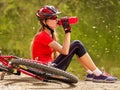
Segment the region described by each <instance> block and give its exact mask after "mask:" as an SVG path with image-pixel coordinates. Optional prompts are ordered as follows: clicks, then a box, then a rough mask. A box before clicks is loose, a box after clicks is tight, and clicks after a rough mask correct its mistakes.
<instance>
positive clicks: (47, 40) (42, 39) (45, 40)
mask: <svg viewBox="0 0 120 90" xmlns="http://www.w3.org/2000/svg"><path fill="white" fill-rule="evenodd" d="M52 41H53V39H52V37H50V36H49V35H48V34H47V33H44V34H42V35H41V37H40V43H42V44H43V45H48V44H49V43H51V42H52Z"/></svg>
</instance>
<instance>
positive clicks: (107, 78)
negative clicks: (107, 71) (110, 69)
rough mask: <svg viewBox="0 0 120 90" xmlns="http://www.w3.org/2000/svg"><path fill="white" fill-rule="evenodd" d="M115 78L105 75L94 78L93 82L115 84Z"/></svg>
mask: <svg viewBox="0 0 120 90" xmlns="http://www.w3.org/2000/svg"><path fill="white" fill-rule="evenodd" d="M115 81H116V80H115V78H114V77H112V76H106V75H103V74H102V75H100V76H94V77H93V82H105V83H107V82H108V83H113V82H115Z"/></svg>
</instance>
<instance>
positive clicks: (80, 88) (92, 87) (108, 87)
mask: <svg viewBox="0 0 120 90" xmlns="http://www.w3.org/2000/svg"><path fill="white" fill-rule="evenodd" d="M67 89H68V90H120V81H117V82H115V83H94V82H91V81H83V80H79V82H78V83H77V84H72V85H69V84H66V83H62V82H58V81H51V82H42V81H40V80H38V79H35V78H32V77H28V76H26V75H24V74H22V75H21V76H16V75H9V76H6V77H5V79H4V80H0V90H67Z"/></svg>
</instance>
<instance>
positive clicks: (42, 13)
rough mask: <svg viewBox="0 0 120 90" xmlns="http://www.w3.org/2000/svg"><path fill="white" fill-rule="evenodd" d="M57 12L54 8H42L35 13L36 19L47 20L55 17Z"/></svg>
mask: <svg viewBox="0 0 120 90" xmlns="http://www.w3.org/2000/svg"><path fill="white" fill-rule="evenodd" d="M59 13H61V12H59V11H58V10H57V9H56V8H55V7H54V6H48V5H46V6H44V7H42V8H40V9H39V10H38V11H37V14H36V15H37V17H38V19H39V20H44V19H47V18H49V17H51V16H54V15H57V14H59Z"/></svg>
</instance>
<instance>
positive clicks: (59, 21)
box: [58, 16, 78, 25]
mask: <svg viewBox="0 0 120 90" xmlns="http://www.w3.org/2000/svg"><path fill="white" fill-rule="evenodd" d="M63 18H64V17H63ZM63 18H61V19H63ZM61 19H60V20H58V25H62V22H61ZM68 20H69V24H70V25H71V24H76V23H78V18H77V17H76V16H73V17H68Z"/></svg>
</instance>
